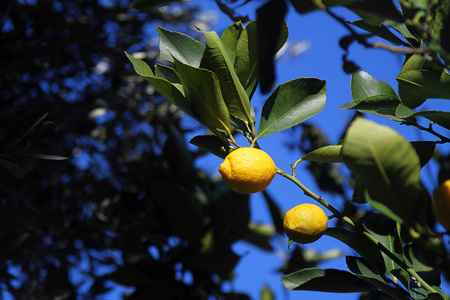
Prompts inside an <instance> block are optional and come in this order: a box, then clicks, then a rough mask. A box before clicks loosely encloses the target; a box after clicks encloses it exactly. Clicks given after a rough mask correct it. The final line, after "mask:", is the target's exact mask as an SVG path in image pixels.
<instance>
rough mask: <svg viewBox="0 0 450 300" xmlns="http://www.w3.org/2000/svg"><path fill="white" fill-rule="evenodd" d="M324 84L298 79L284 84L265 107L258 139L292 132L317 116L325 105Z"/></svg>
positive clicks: (312, 79)
mask: <svg viewBox="0 0 450 300" xmlns="http://www.w3.org/2000/svg"><path fill="white" fill-rule="evenodd" d="M325 85H326V84H325V81H324V80H319V79H317V78H297V79H294V80H292V81H288V82H286V83H283V84H281V85H280V86H278V88H277V89H276V90H275V91H274V92H273V93H272V95H270V97H269V98H268V99H267V101H266V102H265V103H264V106H263V108H262V112H261V118H260V124H259V129H258V134H257V135H256V138H255V139H258V138H261V137H264V136H267V135H270V134H273V133H277V132H280V131H282V130H285V129H287V128H291V127H293V126H295V125H297V124H299V123H301V122H303V121H305V120H306V119H308V118H310V117H312V116H314V115H316V114H318V113H319V112H320V111H321V110H322V109H323V108H324V107H325V102H326V86H325Z"/></svg>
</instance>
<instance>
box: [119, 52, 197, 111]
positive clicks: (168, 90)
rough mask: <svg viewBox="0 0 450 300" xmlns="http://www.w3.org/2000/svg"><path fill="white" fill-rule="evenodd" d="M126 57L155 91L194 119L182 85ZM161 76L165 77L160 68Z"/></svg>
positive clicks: (130, 57)
mask: <svg viewBox="0 0 450 300" xmlns="http://www.w3.org/2000/svg"><path fill="white" fill-rule="evenodd" d="M125 54H126V56H127V57H128V59H129V60H130V61H131V63H132V64H133V67H134V69H135V70H136V73H138V74H139V75H141V76H142V77H144V78H145V79H146V80H147V81H148V82H149V83H151V84H152V85H153V86H154V87H155V89H156V90H157V91H158V92H159V93H160V94H161V95H162V96H163V97H164V98H166V99H167V100H168V101H169V102H170V103H172V104H173V105H175V106H176V107H178V108H179V109H181V110H182V111H183V112H185V113H186V114H188V115H189V116H191V117H193V118H195V117H194V115H193V113H192V111H191V102H190V100H189V99H186V98H185V97H184V90H183V86H182V85H181V84H174V83H171V82H169V81H168V80H167V79H164V78H158V77H156V76H155V75H154V74H153V71H152V69H150V67H149V66H148V65H147V64H146V63H145V62H143V61H142V60H140V59H137V58H134V57H133V56H131V55H129V54H128V53H126V52H125ZM158 69H159V70H160V71H159V74H161V75H164V74H166V73H165V72H162V68H158Z"/></svg>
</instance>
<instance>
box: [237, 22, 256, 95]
mask: <svg viewBox="0 0 450 300" xmlns="http://www.w3.org/2000/svg"><path fill="white" fill-rule="evenodd" d="M256 25H257V24H256V22H255V21H251V22H250V23H248V24H247V26H246V27H245V29H244V31H243V32H242V34H241V36H240V37H239V40H238V43H237V49H236V51H237V56H236V61H235V62H234V68H235V70H236V74H237V76H238V78H239V80H240V82H241V84H242V86H243V87H244V89H245V91H246V92H247V95H248V96H249V98H251V97H252V95H253V93H254V92H255V89H256V84H257V82H258V49H257V47H258V44H257V43H258V34H257V28H256Z"/></svg>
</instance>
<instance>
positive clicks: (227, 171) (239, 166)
mask: <svg viewBox="0 0 450 300" xmlns="http://www.w3.org/2000/svg"><path fill="white" fill-rule="evenodd" d="M219 172H220V174H221V175H222V178H223V180H224V181H225V183H226V184H227V185H228V186H229V187H230V188H231V189H232V190H234V191H236V192H238V193H243V194H252V193H257V192H260V191H262V190H264V189H265V188H266V187H268V186H269V184H270V183H271V182H272V179H273V178H274V177H275V174H276V172H277V169H276V166H275V163H274V162H273V160H272V158H271V157H270V156H269V154H267V153H266V152H264V151H262V150H260V149H256V148H249V147H243V148H238V149H236V150H234V151H233V152H231V153H230V154H228V155H227V157H225V160H224V161H223V162H222V164H221V165H220V167H219Z"/></svg>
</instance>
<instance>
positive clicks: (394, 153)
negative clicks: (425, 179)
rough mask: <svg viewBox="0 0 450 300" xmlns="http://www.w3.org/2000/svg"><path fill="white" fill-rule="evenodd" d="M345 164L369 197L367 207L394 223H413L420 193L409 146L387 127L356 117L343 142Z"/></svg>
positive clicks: (416, 159)
mask: <svg viewBox="0 0 450 300" xmlns="http://www.w3.org/2000/svg"><path fill="white" fill-rule="evenodd" d="M342 155H343V157H344V162H345V164H346V165H347V166H348V167H349V168H350V169H351V170H352V171H353V172H354V173H355V175H356V177H357V179H358V181H359V183H360V184H362V185H363V186H364V187H365V188H367V191H368V192H369V194H370V198H371V201H370V204H371V205H372V207H373V208H375V209H376V210H378V211H381V212H383V213H384V214H385V215H387V216H389V217H390V218H392V219H393V220H395V221H398V222H400V223H405V224H410V225H411V224H414V223H415V222H416V220H417V216H416V215H415V210H416V205H418V203H419V195H420V193H421V190H422V186H421V183H420V174H419V172H420V160H419V157H418V156H417V153H416V151H415V150H414V148H413V147H412V145H411V144H410V143H409V142H408V141H406V139H405V138H404V137H403V136H401V135H400V134H398V133H397V132H395V131H394V130H392V129H390V128H389V127H387V126H383V125H379V124H376V123H374V122H372V121H369V120H365V119H363V118H357V119H356V120H355V121H354V122H353V123H352V124H351V125H350V127H349V128H348V131H347V135H346V137H345V139H344V142H343V147H342Z"/></svg>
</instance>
